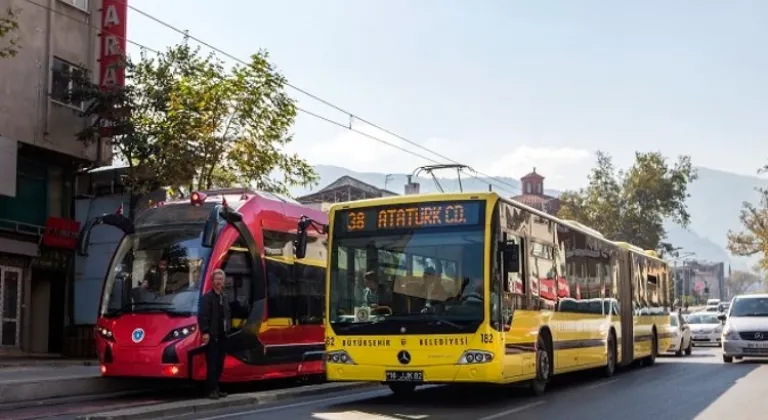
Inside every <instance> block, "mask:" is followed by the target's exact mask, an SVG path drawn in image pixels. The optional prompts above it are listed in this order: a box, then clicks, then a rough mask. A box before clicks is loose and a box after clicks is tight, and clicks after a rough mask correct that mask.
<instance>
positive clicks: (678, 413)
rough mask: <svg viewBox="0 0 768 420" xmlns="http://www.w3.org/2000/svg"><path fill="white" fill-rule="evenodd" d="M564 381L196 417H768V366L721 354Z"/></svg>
mask: <svg viewBox="0 0 768 420" xmlns="http://www.w3.org/2000/svg"><path fill="white" fill-rule="evenodd" d="M584 376H585V374H583V373H582V374H581V375H580V377H578V376H577V375H571V376H566V377H564V378H562V379H561V380H560V381H559V382H560V383H559V384H556V385H554V386H553V387H552V388H550V390H549V391H548V392H547V394H545V395H544V396H542V397H539V398H532V397H526V396H524V392H523V391H522V390H520V389H510V388H507V389H499V388H494V387H491V388H484V389H467V388H453V387H433V388H430V389H424V390H423V391H420V392H418V393H417V397H415V398H412V399H410V400H408V401H402V400H400V401H399V400H397V399H396V398H394V397H393V396H392V395H391V393H390V392H389V390H388V389H382V390H376V391H370V390H360V391H358V392H347V393H345V394H337V395H332V396H327V397H326V398H319V399H307V400H296V401H291V402H287V403H284V404H279V405H273V406H263V407H251V408H239V409H235V410H223V411H218V412H211V413H205V414H204V415H196V416H194V417H187V418H185V419H184V420H187V419H193V418H194V419H198V420H245V419H248V420H268V419H269V420H273V419H275V418H280V419H286V420H287V419H291V420H294V419H295V420H304V419H307V420H310V419H311V420H409V419H413V420H470V419H476V420H513V419H514V420H541V419H548V420H558V419H563V420H582V419H583V420H594V419H620V420H648V419H653V420H666V419H669V420H693V419H696V420H728V419H739V420H765V419H767V418H768V414H766V413H768V363H766V362H759V361H758V362H753V361H746V362H742V363H735V364H732V365H724V364H723V362H722V358H721V353H720V350H719V349H706V348H696V349H694V354H693V355H692V356H689V357H686V358H675V357H663V358H659V359H658V364H657V365H656V366H653V367H651V368H639V369H633V370H629V371H626V372H621V373H618V374H617V375H616V376H614V377H613V378H610V379H600V378H597V377H596V376H595V375H592V378H584Z"/></svg>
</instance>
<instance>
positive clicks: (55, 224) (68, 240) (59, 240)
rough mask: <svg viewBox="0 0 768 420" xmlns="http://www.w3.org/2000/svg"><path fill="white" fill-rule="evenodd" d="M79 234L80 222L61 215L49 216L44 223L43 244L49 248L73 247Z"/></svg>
mask: <svg viewBox="0 0 768 420" xmlns="http://www.w3.org/2000/svg"><path fill="white" fill-rule="evenodd" d="M79 234H80V222H78V221H77V220H71V219H62V218H61V217H49V218H48V221H47V222H46V223H45V232H44V233H43V245H45V246H49V247H51V248H64V249H75V248H77V236H78V235H79Z"/></svg>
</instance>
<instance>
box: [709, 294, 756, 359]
mask: <svg viewBox="0 0 768 420" xmlns="http://www.w3.org/2000/svg"><path fill="white" fill-rule="evenodd" d="M718 318H719V319H720V320H721V321H723V322H724V323H725V328H723V362H725V363H732V362H733V359H734V358H735V359H736V360H740V359H742V358H744V357H761V358H766V357H768V294H754V295H739V296H736V297H734V298H733V300H732V301H731V307H730V309H729V310H728V313H727V314H726V313H722V314H720V315H718Z"/></svg>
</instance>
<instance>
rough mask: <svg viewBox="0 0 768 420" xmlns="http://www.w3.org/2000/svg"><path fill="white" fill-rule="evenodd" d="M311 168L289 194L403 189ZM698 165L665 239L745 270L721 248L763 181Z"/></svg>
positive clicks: (477, 182) (482, 187)
mask: <svg viewBox="0 0 768 420" xmlns="http://www.w3.org/2000/svg"><path fill="white" fill-rule="evenodd" d="M314 168H315V171H316V172H317V174H318V175H319V176H320V181H319V183H318V185H317V186H316V187H314V188H293V189H292V190H291V193H292V195H293V196H294V197H298V196H302V195H306V194H309V193H311V192H315V191H318V190H320V189H322V188H323V187H325V186H326V185H328V184H330V183H331V182H333V181H335V180H337V179H338V178H340V177H342V176H345V175H346V176H351V177H353V178H356V179H358V180H360V181H363V182H366V183H368V184H371V185H374V186H376V187H378V188H384V189H387V190H390V191H392V192H395V193H398V194H402V193H403V190H404V186H405V183H406V181H407V178H406V175H405V174H389V175H386V174H383V173H360V172H354V171H351V170H349V169H346V168H342V167H338V166H329V165H316V166H315V167H314ZM697 170H698V174H699V177H698V179H697V180H696V181H694V182H693V183H692V184H691V185H690V186H689V192H690V195H691V196H690V198H689V199H688V203H687V204H688V210H689V212H690V214H691V224H690V225H689V226H688V228H687V229H686V228H682V227H680V226H677V225H675V224H673V223H671V222H669V223H666V225H665V227H666V229H667V238H668V240H669V241H670V242H672V243H673V244H674V245H675V246H678V247H682V248H683V251H684V252H693V253H695V256H693V257H692V258H695V259H697V260H700V261H711V262H721V261H722V262H725V263H726V264H731V266H732V269H734V270H749V269H750V267H752V266H753V265H754V264H755V262H756V261H757V258H744V257H735V256H732V255H730V254H729V253H728V251H726V248H725V247H726V244H727V238H726V233H727V232H728V230H729V229H731V230H739V229H741V224H740V223H739V212H740V210H741V206H742V203H743V202H744V201H750V202H757V200H759V198H760V196H759V193H758V192H757V191H756V188H758V187H763V188H768V180H767V179H763V178H760V177H757V176H747V175H738V174H734V173H730V172H723V171H719V170H715V169H710V168H705V167H698V168H697ZM542 175H544V176H546V174H542ZM414 181H415V182H419V183H420V184H421V192H433V191H437V190H438V189H437V186H436V185H435V181H434V180H433V179H431V178H424V177H419V178H417V179H414ZM438 181H439V182H440V185H441V186H442V188H443V190H444V191H459V182H458V180H457V179H455V178H438ZM545 182H546V181H545ZM461 183H462V187H463V189H464V191H487V190H488V184H489V183H490V184H493V185H495V186H494V187H493V188H494V190H497V191H499V192H500V193H503V194H505V195H510V194H509V191H520V181H519V180H518V179H514V178H508V177H499V178H494V179H487V178H483V177H478V178H476V179H475V178H469V177H466V178H465V177H463V178H462V180H461ZM585 183H586V180H585ZM502 188H503V191H502ZM545 193H546V194H547V195H551V196H558V195H559V194H560V192H559V191H557V190H551V189H546V190H545Z"/></svg>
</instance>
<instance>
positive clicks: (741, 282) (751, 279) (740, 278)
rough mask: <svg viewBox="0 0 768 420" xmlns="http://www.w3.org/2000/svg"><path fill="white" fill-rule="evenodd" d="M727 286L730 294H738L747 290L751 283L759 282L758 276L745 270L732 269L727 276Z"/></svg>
mask: <svg viewBox="0 0 768 420" xmlns="http://www.w3.org/2000/svg"><path fill="white" fill-rule="evenodd" d="M727 283H728V288H730V290H731V294H732V295H739V294H742V293H744V292H746V291H747V289H749V288H750V287H751V286H752V285H754V284H756V283H757V284H759V283H761V280H760V276H758V275H757V274H755V273H750V272H747V271H734V272H733V273H731V275H730V276H729V277H728V281H727Z"/></svg>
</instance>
